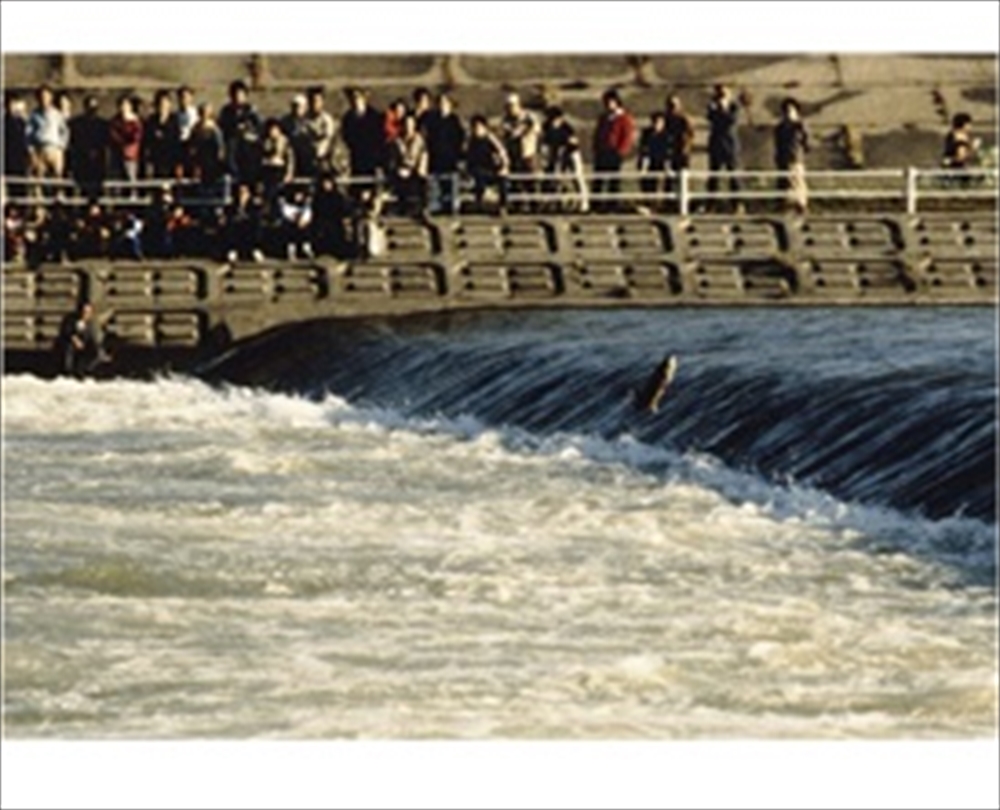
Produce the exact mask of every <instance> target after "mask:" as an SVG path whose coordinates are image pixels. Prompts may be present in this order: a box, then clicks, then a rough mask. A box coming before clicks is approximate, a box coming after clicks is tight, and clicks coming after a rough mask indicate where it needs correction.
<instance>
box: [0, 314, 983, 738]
mask: <svg viewBox="0 0 1000 810" xmlns="http://www.w3.org/2000/svg"><path fill="white" fill-rule="evenodd" d="M666 352H673V353H675V354H676V355H677V357H678V358H679V366H678V372H677V375H676V378H675V379H674V381H673V384H672V386H671V387H670V388H669V389H668V391H667V394H666V396H665V397H664V400H663V403H662V406H661V408H660V410H659V412H658V413H656V414H650V413H643V412H642V411H640V410H639V409H637V408H636V407H635V403H634V396H633V392H634V391H635V390H636V389H637V388H640V387H641V386H642V384H643V382H644V380H645V379H646V378H647V376H648V375H649V373H650V372H651V371H652V369H653V368H654V367H655V365H656V363H657V362H658V361H659V360H660V359H661V358H662V357H663V355H664V354H665V353H666ZM996 357H997V347H996V338H995V312H994V311H993V310H991V309H935V310H923V309H921V310H913V309H898V310H897V309H879V310H869V309H866V310H830V311H827V310H768V311H763V310H753V311H750V310H742V311H740V310H731V311H682V312H672V311H671V312H664V311H579V312H566V311H562V312H543V311H538V312H508V313H502V312H495V313H479V314H467V315H461V316H458V315H454V316H449V317H433V318H430V317H424V318H412V319H404V320H397V321H391V322H368V323H358V324H355V325H350V326H349V325H345V324H344V323H335V322H322V323H314V324H307V325H300V326H297V327H294V328H290V329H284V330H278V331H277V332H275V333H274V334H271V335H268V336H266V337H264V338H261V339H259V340H256V341H254V342H252V343H251V344H249V345H245V346H241V347H239V348H236V349H234V350H232V351H231V352H229V353H228V354H227V355H225V356H223V357H220V358H218V359H217V360H216V361H215V362H212V363H211V364H207V365H206V366H204V367H203V368H201V369H197V370H195V372H194V373H192V374H190V375H186V376H180V375H173V376H163V377H159V378H157V379H155V380H153V381H138V380H116V381H100V382H97V381H75V380H68V379H58V380H51V381H46V380H41V379H37V378H34V377H31V376H27V375H13V376H7V377H5V378H4V379H3V428H4V463H5V469H4V518H3V522H4V544H5V545H4V563H3V580H4V588H5V602H4V607H5V627H4V630H5V634H4V646H3V659H4V668H5V676H6V680H5V699H6V702H5V706H4V712H5V718H4V719H5V725H6V733H7V735H8V736H11V737H62V738H76V737H86V738H172V737H237V738H243V737H291V738H330V737H383V738H384V737H392V738H397V737H402V738H423V737H448V738H552V737H556V738H570V739H576V738H603V739H611V738H653V739H671V738H685V739H691V738H705V737H710V738H731V737H739V738H760V737H796V738H799V737H851V738H860V737H863V738H868V737H891V738H898V737H919V738H927V737H949V738H950V737H985V736H989V735H991V734H993V733H994V731H995V723H996V712H997V629H998V627H997V612H996V610H997V601H996V599H997V588H996V572H997V567H996V559H997V551H996V532H997V522H996V472H995V471H996V416H997V413H996V403H997V380H996V376H995V374H996V372H995V363H996Z"/></svg>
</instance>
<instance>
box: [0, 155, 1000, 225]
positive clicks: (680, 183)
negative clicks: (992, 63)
mask: <svg viewBox="0 0 1000 810" xmlns="http://www.w3.org/2000/svg"><path fill="white" fill-rule="evenodd" d="M998 174H1000V173H998V170H997V169H996V168H992V167H970V168H966V169H943V168H933V169H920V168H916V167H912V166H910V167H905V168H901V169H867V170H853V169H850V170H810V171H807V172H806V173H805V179H806V182H807V184H808V187H809V191H808V193H809V198H810V199H813V200H886V201H892V202H899V203H902V204H903V205H904V206H905V209H906V211H907V213H911V214H913V213H916V212H917V211H918V209H919V204H920V200H922V199H926V200H931V199H933V200H950V201H959V200H986V199H993V200H995V199H997V194H998V186H1000V176H998ZM789 176H790V175H789V173H788V172H784V171H778V170H773V169H766V170H762V169H753V170H750V169H739V170H735V171H732V172H711V171H705V170H696V169H685V170H682V171H680V172H672V171H669V170H666V171H659V172H642V171H622V172H596V171H588V172H582V173H578V174H574V173H571V172H557V173H542V172H538V173H535V174H525V173H520V174H519V173H510V174H507V175H504V181H505V183H506V184H507V186H508V194H507V199H508V200H509V201H511V202H517V203H530V202H547V203H555V204H562V203H566V202H569V201H571V200H573V198H574V196H575V195H576V196H585V197H587V198H589V200H590V201H591V202H594V201H599V202H610V201H631V202H639V203H645V202H652V203H666V202H669V203H672V204H674V205H676V207H677V210H678V212H679V213H681V214H684V215H686V214H689V213H690V212H691V209H692V207H693V206H694V205H695V204H697V203H706V202H707V203H710V202H714V201H718V200H728V201H733V202H744V201H772V202H781V201H783V200H784V199H785V198H786V195H787V190H786V189H784V188H781V187H780V185H779V181H780V180H782V179H784V178H788V177H789ZM436 180H437V181H438V182H443V183H447V184H451V187H452V195H451V199H452V211H451V213H454V214H457V213H459V211H460V210H461V209H462V206H463V204H467V203H469V202H471V200H472V182H471V179H470V178H468V177H466V176H464V175H460V174H451V175H443V176H439V177H438V178H436ZM606 180H614V181H617V183H618V190H617V191H612V190H611V189H610V188H609V187H608V184H605V183H603V182H602V183H601V186H602V187H601V188H598V187H597V186H596V184H595V181H606ZM643 180H655V181H657V188H655V189H653V190H646V189H643V188H642V186H641V181H643ZM712 180H715V181H716V186H717V187H716V188H713V189H711V190H710V189H709V188H708V186H709V184H710V181H712ZM732 180H735V181H737V183H738V185H739V188H737V189H733V188H731V181H732ZM664 181H669V184H667V185H665V183H664ZM3 183H4V189H5V192H7V193H5V196H4V203H5V204H15V205H42V206H48V205H52V204H54V203H55V202H57V201H58V202H60V203H61V204H63V205H66V206H79V205H85V204H88V203H91V202H93V201H94V200H93V199H92V198H90V197H86V196H83V194H80V195H77V196H66V195H65V194H59V193H58V192H59V191H61V190H65V189H71V190H73V189H75V190H79V186H78V185H77V183H75V182H74V181H73V180H71V179H63V178H40V177H9V176H4V177H3ZM314 183H315V179H314V178H309V177H295V178H293V179H292V180H290V181H289V182H288V183H287V184H286V185H291V186H300V187H301V186H311V185H312V184H314ZM337 183H338V185H340V186H341V187H347V188H350V187H353V186H372V187H374V188H377V189H378V191H379V194H380V195H381V196H382V197H383V199H384V200H388V201H391V200H392V199H393V194H392V190H393V181H392V178H391V177H390V176H386V175H377V176H366V177H357V176H354V177H338V178H337ZM580 184H584V186H585V187H584V188H583V189H581V188H580V187H579V186H580ZM232 185H233V180H232V178H231V177H229V176H228V175H227V176H224V177H223V178H222V179H220V181H219V182H218V183H216V184H212V185H210V186H208V187H206V186H204V185H203V184H202V183H201V182H200V181H198V180H193V179H191V178H153V179H147V180H136V181H128V180H118V179H116V180H106V181H104V182H103V183H101V184H100V186H99V187H100V189H101V194H100V196H99V197H98V198H97V200H96V201H97V202H98V203H99V204H101V205H103V206H109V207H114V206H129V207H134V206H142V205H145V204H148V203H150V202H151V195H150V192H152V191H155V190H158V189H162V188H170V189H171V190H172V192H173V193H174V194H175V195H177V194H183V198H182V199H181V200H179V202H181V203H182V204H184V205H185V206H191V207H199V206H224V205H227V204H229V203H230V202H231V201H232ZM574 186H575V187H574ZM11 189H24V190H25V191H26V192H27V194H26V195H24V194H20V195H12V194H9V192H10V191H11ZM46 191H49V192H57V193H54V194H46V193H45V192H46ZM199 191H204V192H205V193H204V194H199V193H198V192H199ZM184 192H193V193H192V194H187V193H184Z"/></svg>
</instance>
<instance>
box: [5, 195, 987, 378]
mask: <svg viewBox="0 0 1000 810" xmlns="http://www.w3.org/2000/svg"><path fill="white" fill-rule="evenodd" d="M388 243H389V248H388V252H387V253H386V255H384V256H382V257H379V258H378V259H372V260H368V261H360V260H350V261H340V260H336V259H333V258H321V259H318V260H315V261H299V262H285V261H276V260H266V261H265V262H263V263H260V264H255V263H239V264H236V265H228V264H219V263H214V262H211V261H209V260H203V259H191V260H172V261H153V260H150V261H147V262H144V263H137V262H118V261H115V262H112V261H106V260H95V261H88V262H76V263H69V264H64V265H51V266H43V267H40V268H36V269H28V268H24V267H17V266H7V267H5V269H4V273H3V313H4V332H3V334H4V348H5V360H6V361H7V369H8V370H18V369H21V368H37V367H38V364H39V363H40V362H43V361H42V360H41V359H40V358H42V357H44V356H48V355H50V354H51V347H52V345H53V341H54V340H55V338H56V336H57V334H58V330H59V326H60V323H61V321H62V319H63V318H64V317H65V315H66V314H67V313H70V312H72V311H73V308H74V307H75V306H76V304H77V302H78V301H80V300H81V299H84V298H86V299H89V300H91V301H92V302H93V303H94V304H95V307H96V309H97V311H98V313H99V315H100V316H101V317H102V319H103V320H104V322H105V329H106V333H107V334H108V336H109V337H110V338H111V339H112V340H113V341H114V342H115V343H117V344H118V345H119V347H120V348H122V349H124V350H126V352H127V351H136V352H140V353H142V356H143V357H144V358H145V359H144V360H143V362H151V363H152V362H155V361H156V360H157V358H161V359H162V358H163V357H168V356H169V357H174V358H179V359H183V358H185V357H193V356H196V355H198V356H201V355H204V354H206V353H209V352H212V351H217V350H219V349H221V348H223V347H225V346H226V345H227V344H229V343H230V342H232V341H235V340H240V339H243V338H247V337H250V336H252V335H255V334H257V333H260V332H262V331H264V330H266V329H269V328H271V327H274V326H278V325H281V324H285V323H292V322H296V321H302V320H307V319H312V318H323V317H357V316H365V315H393V314H407V313H416V312H431V311H445V310H453V309H462V308H486V307H503V308H522V307H637V306H650V307H651V306H658V307H671V306H762V305H793V306H794V305H812V306H840V305H849V306H854V305H871V304H874V305H909V304H916V305H926V304H931V305H935V304H936V305H941V304H979V305H996V303H997V225H996V220H995V218H994V216H993V215H990V214H985V215H984V214H975V215H960V214H948V215H940V214H939V215H920V216H903V215H900V216H852V217H837V216H826V217H819V216H816V217H811V218H809V219H805V220H801V219H797V218H791V217H781V216H774V217H768V216H761V217H756V216H744V217H726V216H701V217H640V216H634V215H632V216H625V215H623V216H617V217H616V216H593V215H591V216H578V217H573V216H553V217H533V216H524V217H510V218H507V219H499V218H495V217H484V216H469V217H460V218H447V219H438V220H433V221H428V222H420V221H415V220H403V219H394V220H389V221H388Z"/></svg>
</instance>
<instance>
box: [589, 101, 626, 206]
mask: <svg viewBox="0 0 1000 810" xmlns="http://www.w3.org/2000/svg"><path fill="white" fill-rule="evenodd" d="M602 100H603V101H604V112H603V113H602V114H601V117H600V118H598V119H597V129H596V130H595V131H594V170H595V171H597V172H620V171H621V168H622V162H623V161H624V160H625V158H626V157H627V156H628V153H629V152H630V151H631V150H632V144H633V142H634V141H635V121H634V120H633V118H632V116H631V115H630V114H629V113H628V111H627V110H626V109H625V107H624V106H622V100H621V97H620V96H619V95H618V92H617V91H615V90H608V91H607V92H606V93H605V94H604V95H603V96H602ZM605 188H607V190H608V192H610V193H611V194H617V193H618V192H619V190H620V189H621V181H620V180H619V179H618V178H617V177H611V178H595V180H594V184H593V189H594V197H595V206H594V207H595V208H599V209H600V210H608V209H609V208H617V207H619V203H620V201H619V200H614V199H612V200H611V201H610V204H609V201H606V200H601V198H600V196H599V195H600V194H601V193H602V192H603V190H604V189H605Z"/></svg>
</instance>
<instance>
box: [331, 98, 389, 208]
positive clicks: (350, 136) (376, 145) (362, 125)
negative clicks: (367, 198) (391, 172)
mask: <svg viewBox="0 0 1000 810" xmlns="http://www.w3.org/2000/svg"><path fill="white" fill-rule="evenodd" d="M347 99H348V101H349V102H350V105H351V107H350V109H349V110H348V111H347V112H346V113H344V116H343V118H342V119H341V122H340V134H341V137H342V138H343V139H344V143H345V144H346V145H347V151H348V153H349V154H350V163H351V176H352V177H373V176H374V175H375V174H376V173H377V172H378V171H379V169H381V168H382V164H383V159H384V157H385V135H384V132H383V126H382V113H380V112H379V111H378V110H376V109H375V108H374V107H370V106H368V94H367V93H366V92H365V91H364V90H362V89H361V88H359V87H352V88H350V89H349V90H347ZM368 187H369V188H370V186H368ZM354 189H355V190H356V191H358V192H360V191H361V190H362V189H361V187H360V186H354Z"/></svg>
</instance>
